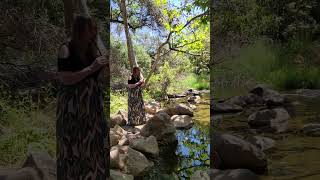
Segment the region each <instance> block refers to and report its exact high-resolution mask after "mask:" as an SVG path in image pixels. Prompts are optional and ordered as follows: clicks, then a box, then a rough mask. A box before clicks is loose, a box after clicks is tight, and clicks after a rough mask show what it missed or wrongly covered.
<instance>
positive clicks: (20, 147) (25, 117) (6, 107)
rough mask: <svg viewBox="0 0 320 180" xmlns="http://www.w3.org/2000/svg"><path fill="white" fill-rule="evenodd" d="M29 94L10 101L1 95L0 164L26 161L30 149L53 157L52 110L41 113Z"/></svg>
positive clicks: (54, 150)
mask: <svg viewBox="0 0 320 180" xmlns="http://www.w3.org/2000/svg"><path fill="white" fill-rule="evenodd" d="M38 107H39V104H38V103H34V102H32V101H31V100H30V97H21V99H20V101H17V100H16V101H14V103H12V101H11V100H10V97H8V96H7V97H3V96H1V98H0V109H1V117H0V126H1V127H3V130H4V132H3V133H4V134H3V135H1V136H0V151H1V152H2V153H0V166H6V167H8V166H15V165H17V164H18V163H21V161H23V160H25V158H26V156H27V153H28V152H29V151H37V150H43V151H47V152H48V153H49V154H50V155H51V156H52V157H55V152H56V140H55V120H54V115H53V114H50V113H53V112H52V111H47V112H46V113H43V112H42V111H41V110H39V109H38Z"/></svg>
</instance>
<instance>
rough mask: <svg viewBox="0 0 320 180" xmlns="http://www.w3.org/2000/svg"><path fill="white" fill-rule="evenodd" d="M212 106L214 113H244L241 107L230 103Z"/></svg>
mask: <svg viewBox="0 0 320 180" xmlns="http://www.w3.org/2000/svg"><path fill="white" fill-rule="evenodd" d="M211 106H212V107H211V108H212V109H213V112H214V113H237V112H241V111H243V108H242V107H241V106H239V105H236V104H231V103H228V102H223V103H214V104H213V105H211Z"/></svg>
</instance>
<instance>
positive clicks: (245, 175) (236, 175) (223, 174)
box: [191, 169, 260, 180]
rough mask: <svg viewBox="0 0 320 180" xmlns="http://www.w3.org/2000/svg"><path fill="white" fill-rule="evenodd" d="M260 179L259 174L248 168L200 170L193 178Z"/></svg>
mask: <svg viewBox="0 0 320 180" xmlns="http://www.w3.org/2000/svg"><path fill="white" fill-rule="evenodd" d="M211 179H214V180H259V179H260V178H259V176H258V175H256V174H255V173H253V172H252V171H250V170H248V169H230V170H219V169H208V170H198V171H196V172H195V173H194V174H193V175H192V176H191V180H211Z"/></svg>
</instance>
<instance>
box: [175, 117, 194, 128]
mask: <svg viewBox="0 0 320 180" xmlns="http://www.w3.org/2000/svg"><path fill="white" fill-rule="evenodd" d="M171 120H172V121H173V124H174V127H176V128H178V129H180V128H183V129H189V128H191V127H192V125H193V121H192V118H191V117H190V116H188V115H174V116H172V117H171Z"/></svg>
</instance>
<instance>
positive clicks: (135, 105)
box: [128, 76, 146, 126]
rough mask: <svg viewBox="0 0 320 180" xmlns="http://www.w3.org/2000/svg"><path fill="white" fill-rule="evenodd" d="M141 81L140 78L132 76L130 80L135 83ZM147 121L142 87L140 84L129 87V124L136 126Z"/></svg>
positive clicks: (129, 81) (130, 82) (129, 82)
mask: <svg viewBox="0 0 320 180" xmlns="http://www.w3.org/2000/svg"><path fill="white" fill-rule="evenodd" d="M139 81H140V79H139V78H135V77H133V76H132V77H131V80H128V84H135V83H137V82H139ZM145 122H146V115H145V110H144V102H143V97H142V88H141V87H140V86H137V87H135V88H128V125H130V126H136V125H141V124H144V123H145Z"/></svg>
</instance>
